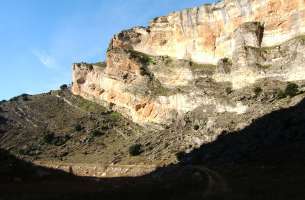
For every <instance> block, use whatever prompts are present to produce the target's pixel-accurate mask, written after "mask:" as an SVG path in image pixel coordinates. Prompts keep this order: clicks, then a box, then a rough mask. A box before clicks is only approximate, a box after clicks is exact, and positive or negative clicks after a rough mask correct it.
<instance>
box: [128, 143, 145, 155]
mask: <svg viewBox="0 0 305 200" xmlns="http://www.w3.org/2000/svg"><path fill="white" fill-rule="evenodd" d="M142 152H143V151H142V145H141V144H134V145H132V146H130V147H129V155H131V156H138V155H140V154H141V153H142Z"/></svg>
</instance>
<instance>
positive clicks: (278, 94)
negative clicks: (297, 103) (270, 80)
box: [276, 89, 287, 99]
mask: <svg viewBox="0 0 305 200" xmlns="http://www.w3.org/2000/svg"><path fill="white" fill-rule="evenodd" d="M276 97H277V98H278V99H283V98H286V97H287V95H286V94H285V92H284V91H283V90H281V89H279V90H277V92H276Z"/></svg>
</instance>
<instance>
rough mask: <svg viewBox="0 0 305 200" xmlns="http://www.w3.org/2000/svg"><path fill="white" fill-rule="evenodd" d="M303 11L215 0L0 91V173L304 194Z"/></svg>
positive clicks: (133, 192)
mask: <svg viewBox="0 0 305 200" xmlns="http://www.w3.org/2000/svg"><path fill="white" fill-rule="evenodd" d="M304 18H305V2H304V1H303V0H290V1H288V0H282V1H278V0H247V1H233V0H225V1H221V2H218V3H215V4H211V5H203V6H200V7H197V8H192V9H186V10H183V11H178V12H174V13H171V14H169V15H168V16H162V17H157V18H155V19H153V20H152V21H151V23H150V25H149V26H148V27H135V28H131V29H128V30H123V31H122V32H120V33H118V34H116V35H114V37H113V38H112V39H111V41H110V44H109V48H108V50H107V56H106V61H105V62H98V63H85V62H82V63H74V64H73V65H72V84H71V87H70V86H69V87H68V86H67V85H62V86H61V87H60V89H59V90H53V91H50V92H48V93H44V94H39V95H28V94H22V95H20V96H17V97H14V98H12V99H10V100H9V101H2V102H0V149H1V151H0V153H1V154H3V155H4V158H5V159H3V160H2V161H1V162H2V163H3V164H4V165H3V167H2V168H1V167H0V177H4V179H3V180H4V181H3V182H2V183H3V185H6V183H9V184H11V185H12V187H16V190H17V191H23V184H24V185H25V187H27V186H28V185H29V184H34V186H37V187H39V185H40V183H43V184H46V187H49V184H51V185H52V184H54V182H52V181H55V183H56V182H57V181H58V183H60V184H63V186H67V185H72V186H71V188H69V187H66V191H63V189H62V188H61V187H58V188H56V190H58V191H60V192H62V193H69V192H73V193H74V192H75V191H77V190H80V191H82V192H88V191H90V192H97V193H98V194H99V195H101V197H108V198H109V199H118V198H120V197H119V196H120V195H121V194H125V195H126V198H131V197H133V198H136V199H141V198H143V197H145V195H147V194H151V196H150V198H151V199H154V198H160V197H164V198H166V199H186V198H191V199H201V198H206V199H223V197H224V196H225V197H227V198H228V199H303V198H301V197H302V196H304V194H305V193H304V192H302V189H301V188H300V187H301V186H302V182H304V181H305V177H304V176H303V172H304V170H303V169H302V167H300V166H302V165H303V164H304V163H305V160H304V158H303V153H304V152H305V150H304V136H305V132H304V120H305V116H304V100H305V36H304V35H305V24H304ZM6 158H7V159H6ZM8 166H16V167H14V168H12V169H10V167H8ZM19 169H20V170H21V171H23V170H25V173H28V174H29V176H25V173H19ZM41 170H42V171H43V173H42V174H43V175H41ZM7 173H8V174H7ZM45 173H47V174H48V175H47V176H45ZM49 175H50V176H49ZM61 177H64V179H63V180H61ZM44 178H46V179H45V182H43V179H44ZM36 180H38V181H36ZM50 181H51V182H50ZM74 181H76V182H74ZM19 183H21V185H18V184H19ZM81 183H86V184H88V187H84V188H81V187H80V184H81ZM0 184H1V182H0ZM184 184H186V185H185V186H184ZM91 187H92V188H91ZM0 188H1V187H0ZM7 188H8V190H11V188H10V187H9V186H7ZM63 188H65V187H63ZM101 188H102V189H101ZM40 189H41V191H45V190H46V189H45V188H43V187H42V186H41V187H40ZM0 191H1V189H0ZM139 191H141V192H139ZM26 192H27V191H25V193H26ZM15 198H18V197H17V196H15ZM77 198H80V197H77ZM91 198H94V195H93V197H91Z"/></svg>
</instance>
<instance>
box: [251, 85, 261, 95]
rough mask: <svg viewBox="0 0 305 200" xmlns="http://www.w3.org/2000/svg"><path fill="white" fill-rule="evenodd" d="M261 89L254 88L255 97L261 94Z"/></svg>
mask: <svg viewBox="0 0 305 200" xmlns="http://www.w3.org/2000/svg"><path fill="white" fill-rule="evenodd" d="M262 91H263V89H262V88H260V87H255V88H254V89H253V92H254V93H255V96H258V95H259V94H260V93H262Z"/></svg>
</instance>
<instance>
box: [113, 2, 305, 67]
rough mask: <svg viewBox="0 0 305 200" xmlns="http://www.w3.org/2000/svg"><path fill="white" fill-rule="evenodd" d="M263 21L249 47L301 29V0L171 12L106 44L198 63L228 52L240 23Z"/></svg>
mask: <svg viewBox="0 0 305 200" xmlns="http://www.w3.org/2000/svg"><path fill="white" fill-rule="evenodd" d="M250 21H258V22H261V23H262V24H263V25H264V37H263V38H261V39H262V40H261V41H258V42H259V43H257V42H256V43H252V42H250V40H251V39H252V36H251V35H250V38H248V35H244V37H245V38H247V42H249V43H248V45H250V46H252V45H253V46H258V45H260V44H261V45H262V46H263V47H265V46H273V45H276V44H280V43H282V42H284V41H286V40H288V39H291V38H293V37H296V36H298V35H301V34H305V2H304V0H225V1H221V2H219V3H216V4H213V5H203V6H200V7H196V8H192V9H186V10H183V11H180V12H174V13H171V14H169V15H168V16H163V17H158V18H155V19H154V20H153V21H151V23H150V26H149V27H147V28H133V29H130V30H127V31H123V32H121V33H119V34H118V35H116V36H115V37H114V38H113V40H112V42H111V46H113V47H124V48H133V49H134V50H137V51H140V52H144V53H147V54H150V55H168V56H171V57H175V58H178V59H188V60H193V61H195V62H199V63H214V64H216V63H217V61H218V60H219V59H221V58H223V57H232V54H233V50H234V49H235V46H236V45H238V44H236V43H235V41H234V31H235V30H236V29H237V28H238V27H239V26H240V25H241V24H243V23H245V22H250Z"/></svg>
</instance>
